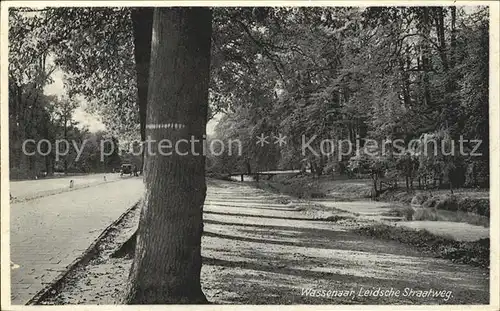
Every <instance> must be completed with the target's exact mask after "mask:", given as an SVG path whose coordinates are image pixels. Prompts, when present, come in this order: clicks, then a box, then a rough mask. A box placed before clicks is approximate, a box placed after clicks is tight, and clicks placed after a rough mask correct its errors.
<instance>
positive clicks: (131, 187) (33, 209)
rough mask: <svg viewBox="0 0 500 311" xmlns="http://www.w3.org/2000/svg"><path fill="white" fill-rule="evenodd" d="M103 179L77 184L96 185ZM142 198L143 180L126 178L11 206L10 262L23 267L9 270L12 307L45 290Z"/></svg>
mask: <svg viewBox="0 0 500 311" xmlns="http://www.w3.org/2000/svg"><path fill="white" fill-rule="evenodd" d="M82 177H83V176H82ZM99 177H100V176H99V175H92V176H85V177H84V178H80V179H78V180H79V181H82V182H86V183H92V182H94V183H96V182H97V181H98V179H99ZM65 179H66V178H65ZM59 182H61V180H60V179H53V180H44V181H38V184H37V187H34V188H32V189H34V190H32V191H34V192H36V191H46V190H47V189H57V188H55V187H56V186H57V185H59V184H60V183H59ZM68 182H69V181H68ZM20 183H24V185H31V183H32V182H31V181H27V182H20ZM14 184H16V187H17V185H19V184H18V183H14ZM46 184H47V185H46ZM61 184H64V182H62V183H61ZM18 189H20V190H22V189H21V188H18ZM23 191H25V192H24V194H25V195H29V194H30V193H28V192H27V191H26V190H23ZM142 193H143V184H142V178H126V179H123V180H118V181H115V182H107V183H100V184H96V185H94V186H92V187H87V188H83V189H77V190H73V191H70V192H62V193H59V194H54V195H50V196H45V197H42V198H38V199H33V200H29V201H25V202H21V203H14V204H11V209H10V221H11V222H10V229H11V232H10V245H11V250H10V251H11V262H12V263H13V264H15V265H16V267H17V266H19V267H18V268H16V269H13V270H11V281H12V282H11V297H12V304H24V303H26V302H27V301H28V300H29V299H30V298H31V297H32V296H33V295H35V294H36V293H37V292H38V291H40V290H41V289H43V287H44V286H45V285H46V284H47V283H50V282H51V281H52V280H53V279H54V278H55V277H56V276H57V275H58V274H59V273H61V271H64V269H65V268H66V267H67V266H68V265H69V264H70V263H71V262H72V261H73V260H74V259H76V258H77V257H78V256H80V255H81V254H82V253H83V252H84V251H85V249H87V247H89V245H90V244H91V243H92V242H93V241H94V240H95V239H96V238H97V237H98V236H99V234H100V233H101V232H102V231H103V230H104V229H105V228H106V227H107V226H108V225H109V224H111V223H112V222H113V221H114V220H115V219H117V218H118V217H119V216H120V215H121V214H122V213H123V212H125V211H126V210H127V209H128V208H130V207H131V206H132V205H133V204H134V203H135V202H137V201H138V199H139V198H140V196H141V195H142Z"/></svg>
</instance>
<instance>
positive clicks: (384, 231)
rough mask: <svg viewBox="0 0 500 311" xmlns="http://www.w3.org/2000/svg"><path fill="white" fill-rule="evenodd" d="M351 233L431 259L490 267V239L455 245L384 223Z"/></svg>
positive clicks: (423, 231) (429, 233) (448, 240)
mask: <svg viewBox="0 0 500 311" xmlns="http://www.w3.org/2000/svg"><path fill="white" fill-rule="evenodd" d="M353 231H354V232H356V233H358V234H361V235H364V236H370V237H374V238H378V239H384V240H391V241H398V242H400V243H404V244H407V245H411V246H414V247H416V248H417V249H419V250H421V251H422V252H425V253H428V254H430V255H432V256H434V257H437V258H444V259H449V260H451V261H453V262H456V263H464V264H469V265H472V266H476V267H482V268H489V266H490V239H481V240H478V241H474V242H459V241H455V240H453V239H451V238H449V237H445V236H438V235H435V234H432V233H431V232H429V231H427V230H413V229H408V228H401V227H398V226H390V225H386V224H373V225H368V226H364V227H360V228H356V229H353Z"/></svg>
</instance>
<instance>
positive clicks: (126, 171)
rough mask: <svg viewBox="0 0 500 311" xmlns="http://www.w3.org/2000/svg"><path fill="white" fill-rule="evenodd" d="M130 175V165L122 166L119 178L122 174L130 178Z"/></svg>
mask: <svg viewBox="0 0 500 311" xmlns="http://www.w3.org/2000/svg"><path fill="white" fill-rule="evenodd" d="M132 173H133V171H132V164H122V167H121V170H120V176H123V175H124V174H129V175H130V176H132Z"/></svg>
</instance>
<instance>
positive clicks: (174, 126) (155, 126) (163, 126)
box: [146, 123, 186, 130]
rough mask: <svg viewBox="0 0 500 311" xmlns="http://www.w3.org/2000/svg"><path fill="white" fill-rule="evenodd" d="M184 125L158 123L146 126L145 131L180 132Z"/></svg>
mask: <svg viewBox="0 0 500 311" xmlns="http://www.w3.org/2000/svg"><path fill="white" fill-rule="evenodd" d="M185 127H186V125H185V124H182V123H159V124H147V125H146V128H147V129H154V130H156V129H170V128H171V129H175V130H180V129H183V128H185Z"/></svg>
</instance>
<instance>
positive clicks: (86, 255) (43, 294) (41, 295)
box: [25, 199, 142, 306]
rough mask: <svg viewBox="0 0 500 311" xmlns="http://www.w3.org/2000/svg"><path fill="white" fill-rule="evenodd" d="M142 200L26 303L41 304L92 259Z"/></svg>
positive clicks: (109, 226)
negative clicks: (104, 241)
mask: <svg viewBox="0 0 500 311" xmlns="http://www.w3.org/2000/svg"><path fill="white" fill-rule="evenodd" d="M141 201H142V199H139V200H138V201H137V202H136V203H135V204H133V205H132V206H131V207H129V208H128V209H127V210H126V211H125V212H124V213H123V214H121V215H120V217H118V218H117V219H116V220H114V221H113V222H112V223H111V224H109V225H108V226H107V227H106V228H105V229H104V230H103V231H102V232H101V234H99V236H98V237H97V238H96V239H95V240H94V241H93V242H92V243H91V244H90V246H89V247H88V248H87V249H86V250H85V251H84V252H83V253H82V254H81V255H80V256H78V257H77V258H76V259H75V260H73V262H71V263H70V264H69V265H68V266H66V268H65V270H64V271H62V272H61V273H60V274H59V275H58V276H57V277H55V278H54V279H53V280H52V281H51V282H50V284H47V285H46V286H45V287H44V288H43V289H42V290H40V291H39V292H38V293H36V294H35V295H34V296H33V297H32V298H31V299H30V300H28V302H27V303H26V304H25V305H27V306H33V305H37V304H39V303H40V302H41V301H42V300H44V299H46V298H47V296H48V295H50V294H51V291H52V290H54V289H55V288H57V287H58V286H59V285H60V284H61V282H62V281H63V280H64V278H65V277H66V276H67V275H68V274H69V273H70V272H71V271H72V270H73V269H75V268H76V267H77V266H78V265H79V264H81V263H84V262H85V261H88V260H90V259H91V258H92V256H93V255H94V253H95V252H96V246H97V245H98V243H99V242H100V241H101V240H102V239H103V238H104V237H105V236H106V235H107V234H108V233H109V232H110V230H111V229H112V228H114V227H116V225H118V224H119V223H120V222H121V221H122V220H123V219H124V218H125V216H127V215H128V214H129V213H130V212H131V211H132V210H134V209H135V208H137V207H139V205H140V203H141Z"/></svg>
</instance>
